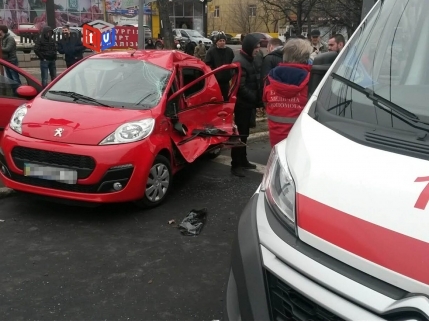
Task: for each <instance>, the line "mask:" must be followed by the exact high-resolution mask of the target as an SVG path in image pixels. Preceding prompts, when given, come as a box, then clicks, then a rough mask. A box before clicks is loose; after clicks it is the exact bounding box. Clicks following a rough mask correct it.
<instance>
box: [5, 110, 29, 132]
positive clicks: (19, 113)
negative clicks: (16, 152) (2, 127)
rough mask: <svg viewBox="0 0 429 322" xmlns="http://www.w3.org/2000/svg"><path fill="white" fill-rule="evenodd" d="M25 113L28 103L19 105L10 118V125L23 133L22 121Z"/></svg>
mask: <svg viewBox="0 0 429 322" xmlns="http://www.w3.org/2000/svg"><path fill="white" fill-rule="evenodd" d="M25 114H27V105H26V104H24V105H21V106H19V107H18V108H17V109H16V110H15V112H14V113H13V115H12V118H11V119H10V122H9V126H10V128H11V129H12V130H14V131H15V132H18V133H19V134H22V121H23V120H24V117H25Z"/></svg>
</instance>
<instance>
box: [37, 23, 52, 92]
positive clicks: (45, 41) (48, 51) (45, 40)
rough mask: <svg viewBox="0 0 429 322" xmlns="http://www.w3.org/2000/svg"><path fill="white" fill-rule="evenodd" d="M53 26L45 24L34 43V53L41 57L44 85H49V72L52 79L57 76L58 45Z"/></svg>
mask: <svg viewBox="0 0 429 322" xmlns="http://www.w3.org/2000/svg"><path fill="white" fill-rule="evenodd" d="M52 33H53V32H52V28H51V27H49V26H45V27H43V29H42V32H41V33H40V37H39V38H38V39H37V41H36V43H35V44H34V53H35V54H36V55H37V57H39V59H40V72H41V74H42V86H43V87H46V85H48V72H49V74H50V76H51V81H53V80H54V78H55V77H57V66H56V65H55V62H56V60H57V46H56V42H55V39H54V38H53V36H52Z"/></svg>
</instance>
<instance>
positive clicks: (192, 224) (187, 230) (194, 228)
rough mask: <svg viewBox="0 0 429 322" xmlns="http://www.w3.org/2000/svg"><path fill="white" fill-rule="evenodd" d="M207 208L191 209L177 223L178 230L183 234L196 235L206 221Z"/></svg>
mask: <svg viewBox="0 0 429 322" xmlns="http://www.w3.org/2000/svg"><path fill="white" fill-rule="evenodd" d="M206 216H207V208H203V209H200V210H196V209H192V210H191V211H190V212H189V214H188V215H187V216H186V217H185V219H183V220H182V222H181V223H180V225H179V230H180V232H181V233H182V234H183V235H185V236H197V235H199V234H200V232H201V230H202V229H203V226H204V224H205V221H206Z"/></svg>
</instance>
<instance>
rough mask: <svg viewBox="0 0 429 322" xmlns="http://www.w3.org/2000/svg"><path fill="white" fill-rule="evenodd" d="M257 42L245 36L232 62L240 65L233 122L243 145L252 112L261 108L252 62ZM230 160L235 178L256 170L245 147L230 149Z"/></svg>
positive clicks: (253, 36)
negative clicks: (248, 170) (250, 170)
mask: <svg viewBox="0 0 429 322" xmlns="http://www.w3.org/2000/svg"><path fill="white" fill-rule="evenodd" d="M259 42H260V39H259V38H258V37H257V36H255V35H251V34H248V35H246V37H244V39H243V44H242V47H241V50H240V52H239V54H238V55H237V56H235V58H234V60H233V62H238V63H240V65H241V78H240V85H239V87H238V93H237V102H236V103H235V108H234V121H235V124H236V125H237V128H238V133H239V134H240V135H244V137H242V138H241V141H242V142H243V143H246V142H247V137H248V136H249V130H250V121H251V117H252V112H253V110H254V109H256V108H257V107H260V106H262V93H261V89H260V80H259V77H260V74H259V73H258V71H257V66H255V61H254V57H255V56H256V55H257V54H258V51H259V48H260V45H259ZM231 159H232V160H231V173H232V174H233V175H235V176H237V177H244V176H245V174H244V172H243V169H256V165H254V164H251V163H250V162H249V161H248V160H247V151H246V147H245V146H244V147H237V148H232V149H231Z"/></svg>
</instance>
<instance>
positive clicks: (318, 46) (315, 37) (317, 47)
mask: <svg viewBox="0 0 429 322" xmlns="http://www.w3.org/2000/svg"><path fill="white" fill-rule="evenodd" d="M310 42H311V46H312V47H313V53H312V54H311V56H310V59H311V60H314V58H315V57H316V56H317V55H319V54H320V53H326V52H327V51H328V46H327V45H326V44H325V43H324V42H322V40H321V39H320V30H318V29H315V30H312V31H311V40H310Z"/></svg>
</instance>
